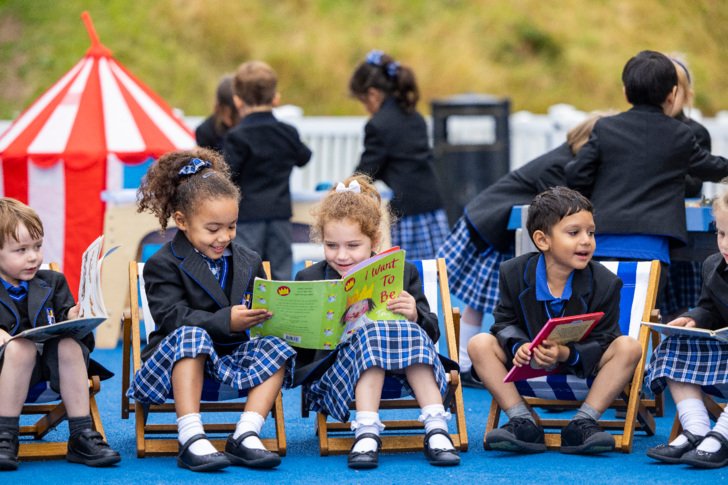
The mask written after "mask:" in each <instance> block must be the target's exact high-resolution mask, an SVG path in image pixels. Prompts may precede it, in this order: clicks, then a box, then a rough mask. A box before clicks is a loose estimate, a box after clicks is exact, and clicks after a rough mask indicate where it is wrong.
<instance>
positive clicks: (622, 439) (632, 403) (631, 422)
mask: <svg viewBox="0 0 728 485" xmlns="http://www.w3.org/2000/svg"><path fill="white" fill-rule="evenodd" d="M659 279H660V263H659V261H652V262H651V265H650V276H649V284H648V288H647V295H646V298H645V306H644V312H643V315H642V320H643V321H656V319H657V314H656V312H655V310H654V308H655V301H656V300H657V289H658V283H659ZM659 338H660V337H659V334H658V333H657V332H655V331H653V330H650V329H649V328H648V327H646V326H644V325H642V326H641V328H640V331H639V337H638V340H639V343H640V346H641V347H642V357H641V358H640V361H639V363H638V364H637V367H636V368H635V371H634V376H632V380H631V382H630V384H629V385H628V386H627V387H626V388H625V390H624V394H625V396H626V399H621V398H620V399H616V400H615V401H614V402H613V403H612V404H611V405H610V406H609V408H610V409H617V410H626V415H625V417H624V419H618V418H615V419H612V420H607V419H602V420H600V421H599V425H600V426H601V427H602V428H604V429H608V430H619V431H620V432H618V433H616V434H614V435H613V436H614V441H615V449H616V450H618V451H622V452H624V453H630V452H631V451H632V441H633V437H634V432H635V429H640V430H643V431H645V432H646V433H647V434H648V435H653V434H654V433H655V428H656V424H655V419H654V415H653V411H656V413H657V414H658V415H660V416H661V415H662V410H663V403H662V400H661V399H657V400H655V399H646V398H644V397H643V394H642V381H643V378H644V374H645V363H646V361H647V358H648V357H649V355H648V349H649V347H650V343H652V346H653V347H656V346H657V344H658V343H659ZM523 399H524V400H525V401H526V403H527V405H528V406H530V407H531V408H532V409H533V408H536V407H538V408H546V409H548V408H551V409H563V408H573V409H576V408H578V407H579V406H581V404H582V403H583V402H584V401H569V400H557V399H553V400H551V399H539V398H531V397H525V396H524V397H523ZM501 411H502V409H501V408H500V406H499V405H498V403H497V402H496V401H495V399H493V400H492V401H491V406H490V412H489V414H488V419H487V421H486V428H485V435H486V436H487V434H488V433H489V432H490V431H492V430H494V429H496V428H498V424H499V421H500V414H501ZM537 419H538V421H539V424H540V425H541V426H542V427H543V428H544V430H554V429H561V428H563V427H565V426H566V425H567V424H568V423H569V420H568V419H544V418H542V417H540V416H538V417H537ZM545 438H546V447H547V448H548V449H552V450H553V449H558V448H559V447H560V446H561V435H560V434H559V433H546V436H545ZM485 443H486V439H485V436H484V437H483V445H484V446H485Z"/></svg>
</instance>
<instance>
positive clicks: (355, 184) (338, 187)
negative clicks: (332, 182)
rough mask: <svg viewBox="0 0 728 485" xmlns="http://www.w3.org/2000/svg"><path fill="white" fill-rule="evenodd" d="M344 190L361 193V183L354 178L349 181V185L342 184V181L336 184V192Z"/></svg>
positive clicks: (339, 192)
mask: <svg viewBox="0 0 728 485" xmlns="http://www.w3.org/2000/svg"><path fill="white" fill-rule="evenodd" d="M344 192H351V193H354V194H361V185H359V182H357V181H356V180H352V181H351V182H349V186H348V187H347V186H346V185H344V183H343V182H339V183H338V184H336V193H337V194H341V193H344Z"/></svg>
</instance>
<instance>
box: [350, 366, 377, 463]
mask: <svg viewBox="0 0 728 485" xmlns="http://www.w3.org/2000/svg"><path fill="white" fill-rule="evenodd" d="M383 387H384V369H382V368H381V367H371V368H369V369H367V370H365V371H364V372H362V374H361V376H359V382H357V383H356V388H355V389H354V398H355V399H356V417H355V418H354V421H352V423H351V427H352V429H353V430H354V437H355V438H356V439H357V441H356V443H355V444H354V447H353V448H352V452H354V453H357V454H361V453H368V452H372V451H376V450H377V449H378V448H379V445H378V443H377V441H376V440H375V439H374V438H369V437H364V438H361V439H360V437H361V436H362V435H365V434H368V435H376V436H379V433H380V432H381V431H382V430H383V429H384V425H383V424H382V422H381V420H380V419H379V403H380V401H381V399H382V388H383Z"/></svg>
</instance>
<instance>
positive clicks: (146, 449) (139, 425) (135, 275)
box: [121, 261, 286, 458]
mask: <svg viewBox="0 0 728 485" xmlns="http://www.w3.org/2000/svg"><path fill="white" fill-rule="evenodd" d="M141 265H142V263H137V262H136V261H131V262H130V263H129V295H130V312H129V315H127V316H125V318H124V322H123V324H124V328H123V355H122V359H123V363H122V365H123V369H122V385H121V417H122V418H123V419H128V418H129V415H130V414H131V413H134V414H135V418H136V428H135V430H136V449H137V456H138V457H139V458H143V457H145V456H152V455H176V454H177V453H178V451H179V442H178V440H177V425H176V423H174V422H173V423H171V424H147V423H146V419H145V418H146V416H147V415H148V414H152V413H167V414H170V413H171V414H174V412H175V410H174V403H169V402H168V403H164V404H153V405H150V406H143V405H142V404H141V403H139V402H133V400H131V399H130V398H128V397H127V396H126V390H127V389H128V388H129V384H130V379H131V376H133V375H134V374H135V373H136V372H137V371H138V370H139V369H140V368H141V363H142V362H141V333H140V332H141V330H140V308H139V304H138V301H139V299H138V298H139V290H138V288H139V286H138V281H139V272H140V271H141V269H140V267H141ZM263 266H264V268H265V272H266V274H267V275H270V264H269V263H268V262H267V261H265V262H263ZM145 408H146V409H145ZM244 409H245V398H239V399H236V400H232V401H216V402H210V401H205V402H202V403H201V405H200V413H209V412H217V413H220V412H223V413H237V414H240V413H242V412H243V411H244ZM271 415H272V416H273V420H274V423H275V431H276V436H275V438H263V439H261V441H262V442H263V444H264V445H265V446H266V448H268V449H269V450H271V451H275V452H276V453H278V454H279V455H280V456H285V455H286V430H285V425H284V422H283V399H282V395H281V393H280V392H279V393H278V396H277V397H276V399H275V401H274V403H273V408H272V409H271ZM204 427H205V432H207V433H232V432H233V431H235V423H205V424H204ZM159 435H173V437H171V438H170V437H159ZM225 441H226V439H222V438H221V439H210V442H211V443H212V444H213V445H214V446H215V448H217V449H218V450H220V451H223V450H224V449H225Z"/></svg>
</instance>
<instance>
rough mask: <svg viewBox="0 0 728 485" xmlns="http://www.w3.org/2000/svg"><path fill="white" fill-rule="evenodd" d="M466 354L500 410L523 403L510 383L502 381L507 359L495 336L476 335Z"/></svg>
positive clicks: (486, 334) (504, 375)
mask: <svg viewBox="0 0 728 485" xmlns="http://www.w3.org/2000/svg"><path fill="white" fill-rule="evenodd" d="M468 354H470V359H471V360H472V361H473V367H475V370H476V372H477V373H478V377H480V379H481V381H482V382H483V384H484V385H485V387H486V388H487V389H488V391H490V393H491V395H492V396H493V399H495V401H496V402H497V403H498V405H499V406H500V407H501V408H502V409H510V408H512V407H513V406H515V405H517V404H519V403H522V402H523V399H522V398H521V395H520V394H519V393H518V390H516V386H515V385H514V384H513V383H512V382H509V383H507V384H504V383H503V379H504V378H505V377H506V374H508V371H507V370H506V358H507V357H506V353H505V352H504V351H503V349H502V348H501V346H500V344H499V343H498V340H497V339H496V338H495V336H493V335H491V334H489V333H480V334H478V335H476V336H475V337H473V338H472V339H470V343H469V344H468Z"/></svg>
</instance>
